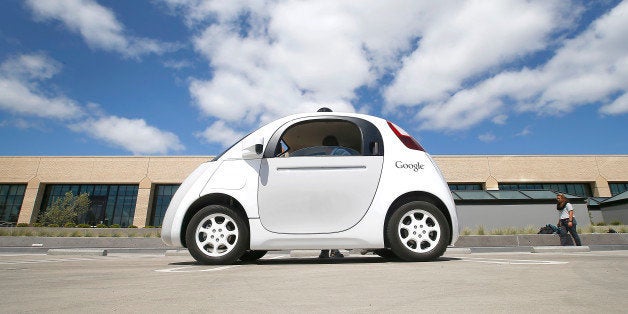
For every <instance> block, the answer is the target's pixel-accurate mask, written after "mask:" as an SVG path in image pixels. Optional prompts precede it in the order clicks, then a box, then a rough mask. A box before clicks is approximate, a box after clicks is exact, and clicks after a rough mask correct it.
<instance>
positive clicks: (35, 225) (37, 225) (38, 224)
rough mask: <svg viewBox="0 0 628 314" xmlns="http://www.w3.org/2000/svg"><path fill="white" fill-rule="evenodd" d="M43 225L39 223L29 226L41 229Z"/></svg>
mask: <svg viewBox="0 0 628 314" xmlns="http://www.w3.org/2000/svg"><path fill="white" fill-rule="evenodd" d="M42 226H43V224H42V223H41V222H35V223H33V224H32V225H31V227H42Z"/></svg>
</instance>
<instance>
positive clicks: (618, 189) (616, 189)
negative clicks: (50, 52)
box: [608, 182, 628, 196]
mask: <svg viewBox="0 0 628 314" xmlns="http://www.w3.org/2000/svg"><path fill="white" fill-rule="evenodd" d="M608 186H609V187H610V188H611V195H612V196H615V195H618V194H621V193H624V192H626V191H628V182H615V183H609V184H608Z"/></svg>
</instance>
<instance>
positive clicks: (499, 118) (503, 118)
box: [492, 114, 508, 125]
mask: <svg viewBox="0 0 628 314" xmlns="http://www.w3.org/2000/svg"><path fill="white" fill-rule="evenodd" d="M507 120H508V116H507V115H505V114H500V115H497V116H495V117H494V118H493V120H492V121H493V123H495V124H500V125H504V124H506V121H507Z"/></svg>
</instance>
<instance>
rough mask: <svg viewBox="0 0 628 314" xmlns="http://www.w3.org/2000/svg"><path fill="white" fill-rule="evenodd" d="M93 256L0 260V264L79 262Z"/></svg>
mask: <svg viewBox="0 0 628 314" xmlns="http://www.w3.org/2000/svg"><path fill="white" fill-rule="evenodd" d="M92 260H94V259H93V258H79V257H75V258H53V259H42V260H17V261H0V265H18V264H43V263H62V262H79V261H92Z"/></svg>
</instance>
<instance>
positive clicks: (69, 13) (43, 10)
mask: <svg viewBox="0 0 628 314" xmlns="http://www.w3.org/2000/svg"><path fill="white" fill-rule="evenodd" d="M26 5H27V6H28V7H29V8H30V9H31V11H32V12H33V14H34V15H35V17H36V18H38V19H41V20H58V21H60V22H62V23H63V24H64V25H65V26H66V27H67V28H68V29H69V30H70V31H72V32H76V33H79V34H80V35H81V36H82V37H83V39H84V40H85V42H86V43H87V45H88V46H90V47H91V48H93V49H102V50H105V51H113V52H118V53H121V54H123V55H124V56H126V57H137V56H140V55H143V54H147V53H156V54H161V53H164V52H167V51H172V50H174V49H176V48H177V45H175V44H171V43H162V42H159V41H156V40H153V39H149V38H141V37H134V36H130V35H128V34H126V31H125V29H124V25H123V24H122V23H120V21H118V19H117V18H116V16H115V14H114V13H113V11H111V10H110V9H108V8H106V7H103V6H101V5H100V4H98V3H96V2H95V1H93V0H57V1H39V0H27V1H26Z"/></svg>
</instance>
